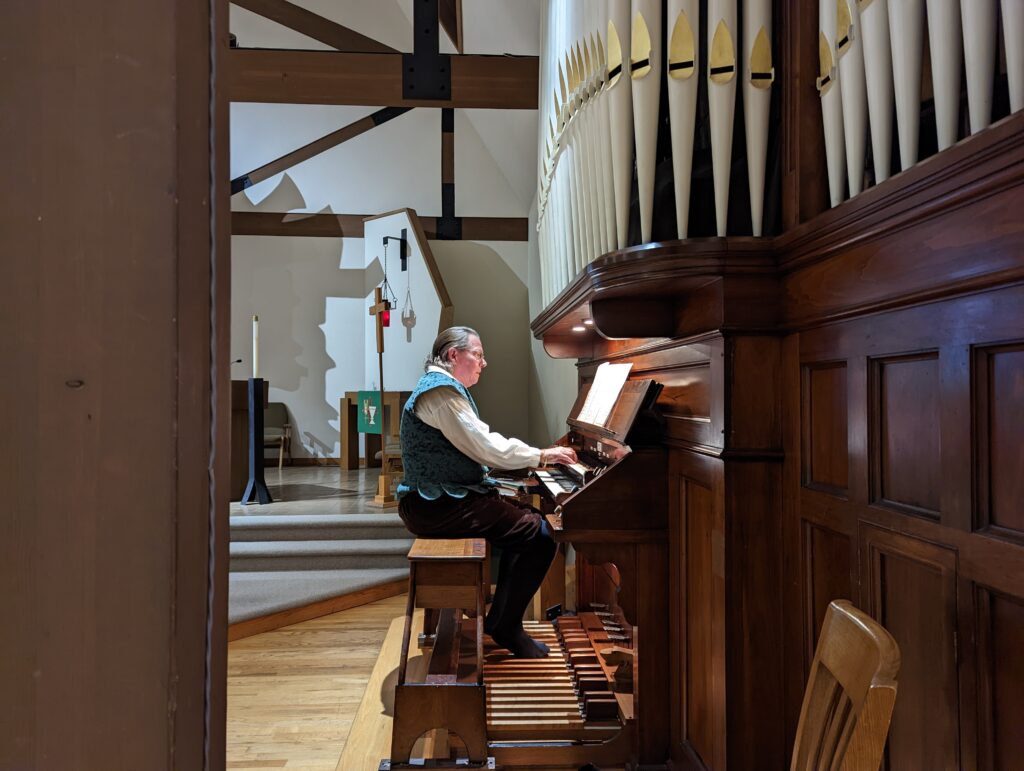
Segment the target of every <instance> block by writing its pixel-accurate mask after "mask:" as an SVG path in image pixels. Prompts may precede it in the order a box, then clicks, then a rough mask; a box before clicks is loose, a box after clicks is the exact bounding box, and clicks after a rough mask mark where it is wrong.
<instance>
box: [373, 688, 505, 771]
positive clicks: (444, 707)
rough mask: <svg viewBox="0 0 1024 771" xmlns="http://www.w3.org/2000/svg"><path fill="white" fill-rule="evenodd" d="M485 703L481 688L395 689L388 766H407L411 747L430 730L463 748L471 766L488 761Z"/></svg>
mask: <svg viewBox="0 0 1024 771" xmlns="http://www.w3.org/2000/svg"><path fill="white" fill-rule="evenodd" d="M485 714H486V699H485V697H484V687H483V686H481V685H431V684H426V683H416V684H407V685H399V686H397V687H396V688H395V720H394V723H393V725H392V732H391V762H392V763H408V762H409V759H410V756H411V755H412V748H413V745H414V744H416V740H417V739H419V738H420V736H422V735H423V734H424V733H426V732H427V731H428V730H430V729H431V728H447V729H448V730H449V731H451V732H452V733H455V734H457V735H458V737H459V738H460V739H461V740H462V741H463V743H464V744H465V745H466V752H467V755H468V756H469V761H470V762H471V763H483V762H484V761H485V760H486V759H487V724H486V719H485Z"/></svg>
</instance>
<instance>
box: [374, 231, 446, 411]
mask: <svg viewBox="0 0 1024 771" xmlns="http://www.w3.org/2000/svg"><path fill="white" fill-rule="evenodd" d="M364 227H365V230H364V232H363V248H364V250H365V258H364V259H365V264H366V265H367V266H372V265H374V264H381V263H382V262H383V261H384V247H383V239H384V236H398V235H401V232H402V228H405V229H406V232H407V236H408V243H409V247H408V249H409V260H408V268H409V269H408V270H406V271H404V272H403V271H402V270H401V260H400V259H399V249H398V243H397V242H394V241H389V242H388V253H387V274H388V282H389V283H390V285H391V290H392V291H393V292H394V293H395V297H396V301H395V307H394V309H393V310H392V311H391V325H390V326H388V327H385V328H384V357H383V358H384V387H385V388H386V389H387V390H388V391H411V390H412V389H413V388H414V387H415V386H416V381H417V380H419V379H420V375H422V374H423V362H424V361H426V358H427V356H429V355H430V348H431V345H432V344H433V342H434V338H435V337H437V333H438V331H439V329H438V325H439V321H440V318H441V301H440V299H439V298H438V296H437V291H436V290H435V288H434V283H433V281H432V280H431V278H430V273H429V271H428V270H427V264H426V261H425V259H424V257H423V253H422V252H421V250H420V245H419V243H418V242H417V240H416V235H415V233H414V232H413V225H412V222H411V221H410V218H409V215H408V214H407V213H406V212H401V213H398V214H392V215H391V216H388V217H381V218H379V219H374V220H369V221H367V222H366V224H365V226H364ZM428 248H429V247H428ZM407 292H408V293H410V294H411V295H412V307H413V309H414V311H415V316H416V318H415V321H416V324H415V326H413V327H412V328H411V329H407V328H406V327H405V326H403V325H402V320H401V314H402V309H403V306H404V304H405V302H406V295H407ZM372 302H373V295H372V294H371V295H370V296H369V297H367V298H366V302H365V303H363V305H364V306H366V307H369V305H371V304H372ZM364 315H365V322H364V332H363V340H364V347H363V348H364V359H363V382H364V383H366V384H367V385H368V386H370V387H373V388H377V387H379V386H380V363H379V359H378V356H377V326H376V321H375V320H374V319H373V317H371V316H370V315H369V312H368V311H364Z"/></svg>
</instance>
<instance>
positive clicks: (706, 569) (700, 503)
mask: <svg viewBox="0 0 1024 771" xmlns="http://www.w3.org/2000/svg"><path fill="white" fill-rule="evenodd" d="M683 484H684V494H683V496H682V504H683V506H684V507H685V509H684V516H685V523H686V526H685V531H684V542H685V545H686V554H685V555H684V557H683V565H684V568H685V570H686V602H685V605H686V614H687V615H686V622H685V629H686V635H687V636H686V639H685V641H684V644H683V649H684V650H685V655H686V658H685V661H684V662H683V668H684V670H685V672H686V674H687V678H686V690H685V691H684V692H683V694H681V696H682V698H683V699H684V700H685V702H686V706H685V707H684V708H683V711H684V714H685V715H686V726H685V729H686V736H685V738H686V741H687V743H688V744H689V745H690V746H691V747H692V748H693V750H694V751H695V752H696V753H697V754H698V755H699V756H700V758H701V759H702V760H703V762H704V764H705V765H706V766H707V767H708V768H709V769H716V770H719V769H722V770H724V769H725V730H726V722H725V715H724V714H723V713H721V712H719V711H718V710H715V709H711V708H710V707H711V705H715V704H717V705H721V704H723V703H724V701H725V685H726V684H725V660H724V656H723V655H721V652H722V651H723V647H721V646H722V644H723V642H724V636H725V634H724V622H725V619H724V618H723V615H724V605H725V554H724V551H725V540H724V539H725V534H724V522H723V521H722V520H723V518H722V516H721V514H722V512H721V510H720V507H719V506H718V505H717V504H716V501H715V495H714V492H713V491H712V490H711V489H709V488H708V487H705V486H704V485H701V484H699V483H698V482H696V481H692V480H690V479H686V480H685V481H684V482H683Z"/></svg>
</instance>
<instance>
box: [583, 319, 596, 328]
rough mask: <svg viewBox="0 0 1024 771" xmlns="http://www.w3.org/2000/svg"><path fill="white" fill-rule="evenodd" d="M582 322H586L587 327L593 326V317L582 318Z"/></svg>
mask: <svg viewBox="0 0 1024 771" xmlns="http://www.w3.org/2000/svg"><path fill="white" fill-rule="evenodd" d="M583 323H584V324H586V325H587V326H588V327H592V326H594V320H593V319H583Z"/></svg>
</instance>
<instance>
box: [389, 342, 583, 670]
mask: <svg viewBox="0 0 1024 771" xmlns="http://www.w3.org/2000/svg"><path fill="white" fill-rule="evenodd" d="M486 366H487V359H486V358H485V357H484V350H483V345H482V344H481V342H480V336H479V335H478V334H477V333H476V332H475V331H474V330H472V329H470V328H469V327H451V328H450V329H446V330H445V331H444V332H442V333H441V334H440V335H438V336H437V339H436V340H435V341H434V345H433V347H432V348H431V357H430V359H429V360H428V361H427V365H426V372H425V373H424V375H423V376H422V377H421V378H420V380H419V382H418V383H417V385H416V389H415V390H414V391H413V392H412V395H411V396H410V397H409V399H408V401H407V402H406V404H405V407H404V409H403V411H402V423H401V440H402V458H403V464H404V466H405V479H404V481H403V483H402V484H401V485H400V486H399V488H398V495H399V505H398V510H399V514H400V515H401V517H402V520H403V521H404V522H405V524H406V526H407V527H408V528H409V530H410V531H411V532H412V533H414V534H415V535H417V536H420V537H425V538H486V539H487V541H489V542H490V543H491V544H493V545H495V546H498V547H499V548H500V549H501V560H500V562H499V566H498V582H497V588H496V589H495V593H494V601H493V603H492V604H491V608H490V611H489V612H488V614H487V619H486V621H485V622H484V630H485V631H486V632H487V633H488V634H489V635H490V636H491V637H492V638H493V639H494V641H495V642H496V643H497V644H498V645H500V646H502V647H504V648H507V649H508V650H509V652H511V653H512V654H513V655H514V656H517V657H519V658H543V657H544V656H546V655H547V654H548V649H547V646H546V645H544V644H543V643H541V642H538V641H537V640H534V639H533V638H531V637H530V636H529V635H528V634H527V633H526V632H525V631H524V629H523V613H524V611H525V610H526V607H527V605H528V604H529V602H530V599H531V598H532V597H533V595H534V593H535V592H536V591H537V589H538V588H539V587H540V585H541V583H542V582H543V580H544V576H545V575H546V574H547V571H548V567H549V566H550V565H551V561H552V559H553V558H554V555H555V550H556V546H555V542H554V540H553V538H552V534H551V530H550V528H549V526H548V524H547V522H545V520H544V518H543V517H541V516H540V515H539V514H538V513H537V512H535V511H533V510H532V509H529V508H528V507H526V506H525V505H523V504H520V503H518V502H515V501H511V500H510V499H508V498H506V497H503V496H499V495H498V492H497V487H496V484H495V483H494V481H493V480H492V479H490V478H488V476H487V472H488V467H489V466H490V467H495V466H497V467H500V468H506V469H516V468H527V467H531V466H538V465H547V464H549V463H574V462H575V461H576V453H575V452H574V451H573V450H572V449H571V448H569V447H558V446H556V447H549V448H547V449H544V450H541V449H538V448H536V447H531V446H529V445H528V444H526V443H525V442H522V441H520V440H518V439H512V438H506V437H504V436H502V435H501V434H499V433H496V432H493V431H491V430H490V428H489V427H488V425H487V424H486V423H484V422H483V421H481V420H480V416H479V412H478V410H477V407H476V403H475V402H474V401H473V397H472V396H470V394H469V388H471V387H472V386H473V385H475V384H476V383H477V381H478V380H479V379H480V373H481V372H482V371H483V369H484V367H486Z"/></svg>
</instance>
